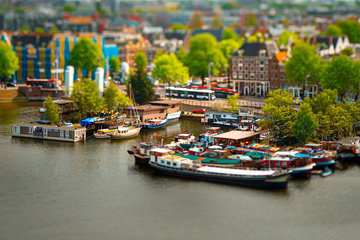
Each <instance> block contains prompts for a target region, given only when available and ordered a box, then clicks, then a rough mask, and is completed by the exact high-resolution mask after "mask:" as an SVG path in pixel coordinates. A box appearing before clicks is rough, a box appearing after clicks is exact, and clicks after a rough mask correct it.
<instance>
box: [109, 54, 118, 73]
mask: <svg viewBox="0 0 360 240" xmlns="http://www.w3.org/2000/svg"><path fill="white" fill-rule="evenodd" d="M109 64H110V70H111V71H112V72H120V60H119V58H117V57H112V58H110V61H109Z"/></svg>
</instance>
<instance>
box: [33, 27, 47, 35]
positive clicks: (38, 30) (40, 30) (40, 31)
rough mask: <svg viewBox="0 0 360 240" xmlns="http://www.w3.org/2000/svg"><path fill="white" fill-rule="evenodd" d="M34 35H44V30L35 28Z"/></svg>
mask: <svg viewBox="0 0 360 240" xmlns="http://www.w3.org/2000/svg"><path fill="white" fill-rule="evenodd" d="M35 33H38V34H43V33H45V31H44V29H42V28H40V27H36V28H35Z"/></svg>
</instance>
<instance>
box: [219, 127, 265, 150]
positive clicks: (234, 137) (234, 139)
mask: <svg viewBox="0 0 360 240" xmlns="http://www.w3.org/2000/svg"><path fill="white" fill-rule="evenodd" d="M259 136H260V132H252V131H235V130H234V131H230V132H226V133H223V134H219V135H217V136H214V137H213V138H214V144H217V145H220V146H235V147H240V146H241V143H242V142H252V141H259Z"/></svg>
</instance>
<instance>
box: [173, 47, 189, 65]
mask: <svg viewBox="0 0 360 240" xmlns="http://www.w3.org/2000/svg"><path fill="white" fill-rule="evenodd" d="M176 56H177V58H178V59H179V60H180V61H181V62H182V63H183V64H185V65H186V58H187V52H186V51H185V49H184V47H183V46H181V47H180V48H179V51H178V52H177V54H176Z"/></svg>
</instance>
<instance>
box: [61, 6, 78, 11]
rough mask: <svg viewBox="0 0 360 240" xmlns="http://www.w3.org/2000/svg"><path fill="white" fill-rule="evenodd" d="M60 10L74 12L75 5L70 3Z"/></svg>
mask: <svg viewBox="0 0 360 240" xmlns="http://www.w3.org/2000/svg"><path fill="white" fill-rule="evenodd" d="M62 11H64V12H76V7H74V6H71V5H65V6H64V8H63V9H62Z"/></svg>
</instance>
